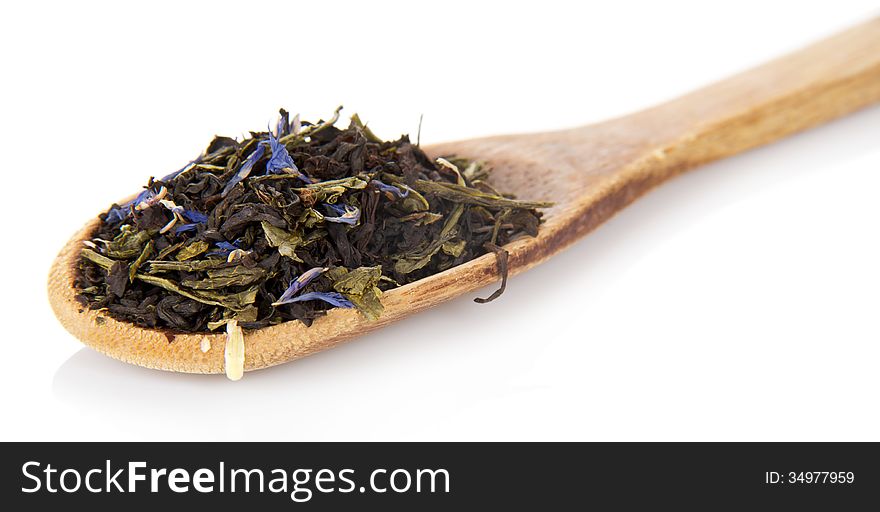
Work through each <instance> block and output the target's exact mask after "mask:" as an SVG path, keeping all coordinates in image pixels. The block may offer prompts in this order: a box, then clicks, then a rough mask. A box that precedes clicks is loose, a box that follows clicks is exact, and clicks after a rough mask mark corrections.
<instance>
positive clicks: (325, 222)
mask: <svg viewBox="0 0 880 512" xmlns="http://www.w3.org/2000/svg"><path fill="white" fill-rule="evenodd" d="M340 109H341V107H340ZM340 109H337V110H336V112H335V113H334V115H333V116H332V118H331V119H330V120H329V121H320V122H317V123H308V122H305V121H302V122H301V121H300V120H299V116H295V117H294V118H293V119H290V116H289V115H288V113H287V112H286V111H284V110H281V112H280V119H279V121H278V122H277V124H276V125H275V126H274V127H273V128H272V129H271V130H270V131H267V132H250V136H249V137H247V138H244V140H236V139H232V138H229V137H220V136H218V137H215V138H214V140H213V141H211V143H210V144H209V145H208V147H207V149H205V151H204V152H203V153H202V154H201V156H199V157H198V158H196V159H195V160H193V161H192V162H190V163H189V164H187V165H186V166H185V167H184V168H182V169H180V170H179V171H177V172H174V173H172V174H169V175H168V176H165V177H164V178H162V179H153V178H151V179H150V180H149V182H148V183H147V185H146V187H145V188H144V190H143V191H142V192H141V193H140V194H138V196H137V197H136V198H135V199H133V200H131V201H128V202H126V203H124V204H115V205H113V206H112V207H111V208H110V209H109V210H108V211H107V212H105V213H103V214H102V215H100V220H101V223H100V225H99V226H98V228H97V229H96V231H95V232H94V233H93V234H92V235H91V239H90V240H89V241H87V242H85V247H84V248H83V249H82V257H81V260H80V265H79V271H78V273H77V278H76V282H75V286H76V288H77V294H78V295H77V299H78V300H79V301H80V302H81V303H82V304H84V305H86V306H88V307H89V308H91V309H101V310H104V311H106V312H107V314H109V315H110V316H112V317H114V318H116V319H118V320H122V321H127V322H132V323H135V324H137V325H139V326H142V327H150V328H159V329H165V330H169V331H172V332H200V331H210V330H214V329H218V328H220V327H222V326H224V325H227V323H234V324H237V325H238V326H239V327H243V328H245V329H257V328H261V327H265V326H268V325H272V324H277V323H281V322H286V321H290V320H300V321H302V322H304V323H305V324H307V325H309V324H310V323H311V321H312V320H313V319H314V318H316V317H318V316H320V315H323V314H324V313H325V312H326V311H327V310H328V309H330V308H334V307H340V308H357V310H359V311H360V313H362V314H363V315H364V316H366V317H367V318H369V319H375V318H378V317H379V316H380V315H381V314H382V304H381V302H380V297H381V294H382V292H383V291H385V290H388V289H390V288H394V287H397V286H400V285H403V284H406V283H410V282H413V281H416V280H418V279H422V278H424V277H426V276H429V275H432V274H436V273H438V272H441V271H443V270H446V269H448V268H450V267H453V266H455V265H459V264H461V263H463V262H466V261H468V260H471V259H473V258H475V257H477V256H480V255H482V254H485V253H487V252H490V251H491V252H495V253H496V255H497V261H498V265H499V269H500V271H501V272H502V274H503V276H504V277H505V280H506V274H507V268H506V257H507V253H506V252H505V251H504V249H502V248H501V246H503V245H504V244H507V243H509V242H511V241H513V240H515V239H517V238H519V237H522V236H534V235H536V234H537V231H538V225H539V224H540V222H541V214H540V213H539V212H538V211H536V209H537V208H542V207H547V206H549V203H540V202H528V201H518V200H515V199H513V198H511V197H509V196H505V195H503V194H501V193H499V192H498V191H496V190H495V189H493V188H492V187H491V186H490V185H489V184H488V183H486V177H487V175H488V170H487V168H486V167H485V166H483V165H481V164H480V163H478V162H468V161H465V160H462V159H455V158H449V159H437V160H436V161H432V160H431V159H429V158H428V157H427V156H426V155H425V153H424V152H423V151H422V150H421V149H420V148H419V147H418V144H412V143H411V142H410V141H409V138H408V137H406V136H403V137H401V138H400V139H398V140H396V141H391V142H386V141H382V140H381V139H379V138H378V137H376V135H375V134H373V132H372V131H371V130H370V129H369V128H368V127H367V126H365V125H364V124H363V123H362V122H361V120H360V119H359V118H358V116H357V115H354V116H352V118H351V123H350V124H349V126H348V128H346V129H340V128H338V127H336V126H335V123H336V121H337V120H338V118H339V110H340ZM504 282H505V281H504V280H503V281H502V288H501V289H500V290H499V291H498V292H496V293H495V294H493V297H490V299H492V298H495V297H496V296H497V295H498V294H499V293H500V291H502V290H503V286H504ZM478 301H485V300H482V299H478ZM233 321H234V322H233Z"/></svg>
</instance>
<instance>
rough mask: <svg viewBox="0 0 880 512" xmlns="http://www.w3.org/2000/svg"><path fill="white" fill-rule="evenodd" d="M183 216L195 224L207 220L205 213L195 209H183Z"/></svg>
mask: <svg viewBox="0 0 880 512" xmlns="http://www.w3.org/2000/svg"><path fill="white" fill-rule="evenodd" d="M183 216H184V217H186V218H187V219H188V220H189V221H190V222H195V223H196V224H203V223H205V222H208V216H207V215H205V214H204V213H202V212H198V211H195V210H183Z"/></svg>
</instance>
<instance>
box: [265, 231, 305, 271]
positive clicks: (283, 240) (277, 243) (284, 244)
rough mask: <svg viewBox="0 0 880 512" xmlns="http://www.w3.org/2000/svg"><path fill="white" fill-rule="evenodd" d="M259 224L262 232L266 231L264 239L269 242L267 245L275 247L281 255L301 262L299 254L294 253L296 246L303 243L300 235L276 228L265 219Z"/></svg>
mask: <svg viewBox="0 0 880 512" xmlns="http://www.w3.org/2000/svg"><path fill="white" fill-rule="evenodd" d="M260 225H261V226H263V232H264V233H266V240H267V241H268V242H269V245H271V246H272V247H277V248H278V252H280V253H281V255H282V256H287V257H288V258H290V259H292V260H293V261H296V262H302V260H301V259H300V258H299V256H297V255H296V248H297V247H299V246H300V245H302V243H303V239H302V236H301V235H299V234H298V233H291V232H289V231H285V230H283V229H281V228H276V227H275V226H273V225H272V224H269V223H268V222H266V221H263V222H261V223H260Z"/></svg>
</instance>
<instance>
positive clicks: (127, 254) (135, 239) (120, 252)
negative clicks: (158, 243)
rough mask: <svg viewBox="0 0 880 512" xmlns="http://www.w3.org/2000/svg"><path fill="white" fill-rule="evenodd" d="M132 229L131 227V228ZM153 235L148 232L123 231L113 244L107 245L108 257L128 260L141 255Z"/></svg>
mask: <svg viewBox="0 0 880 512" xmlns="http://www.w3.org/2000/svg"><path fill="white" fill-rule="evenodd" d="M129 227H130V226H129ZM151 237H152V234H151V233H150V232H148V231H134V228H131V229H126V230H123V231H122V232H121V233H119V235H117V236H116V238H114V239H113V241H112V242H110V243H108V244H107V256H110V257H111V258H118V259H123V260H127V259H129V258H134V257H136V256H137V255H139V254H140V253H141V251H142V250H143V247H144V244H146V243H147V242H148V241H149V240H150V238H151Z"/></svg>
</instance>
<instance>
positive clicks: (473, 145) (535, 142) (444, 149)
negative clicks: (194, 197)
mask: <svg viewBox="0 0 880 512" xmlns="http://www.w3.org/2000/svg"><path fill="white" fill-rule="evenodd" d="M878 100H880V18H877V19H873V20H871V21H868V22H867V23H864V24H862V25H859V26H856V27H853V28H851V29H849V30H847V31H845V32H843V33H840V34H838V35H836V36H833V37H831V38H829V39H827V40H824V41H822V42H819V43H817V44H814V45H813V46H810V47H808V48H805V49H803V50H801V51H799V52H796V53H794V54H791V55H788V56H786V57H783V58H780V59H777V60H774V61H772V62H770V63H768V64H765V65H763V66H760V67H758V68H755V69H753V70H751V71H748V72H745V73H742V74H740V75H736V76H734V77H732V78H729V79H727V80H725V81H722V82H719V83H716V84H714V85H710V86H708V87H706V88H704V89H701V90H698V91H696V92H694V93H691V94H688V95H686V96H684V97H682V98H679V99H676V100H673V101H670V102H668V103H665V104H663V105H660V106H658V107H655V108H651V109H649V110H645V111H643V112H639V113H636V114H632V115H629V116H626V117H622V118H618V119H613V120H611V121H607V122H603V123H599V124H594V125H590V126H585V127H581V128H575V129H570V130H563V131H558V132H553V133H544V134H531V135H509V136H500V137H489V138H483V139H476V140H468V141H462V142H454V143H448V144H442V145H439V146H434V147H431V148H429V149H428V151H429V153H430V154H432V155H445V154H457V155H460V156H464V157H467V158H470V159H477V160H484V161H487V162H488V163H489V164H490V165H491V166H492V167H493V168H494V171H493V174H492V178H491V179H492V182H493V184H494V185H495V186H496V187H497V188H498V189H500V190H504V191H508V192H512V193H514V194H516V195H517V197H519V198H521V199H529V200H549V201H555V202H556V206H554V207H553V208H550V209H548V210H546V212H545V219H546V223H545V224H543V225H542V226H541V228H540V233H539V235H538V236H537V237H536V238H531V239H524V240H520V241H517V242H515V243H511V244H509V245H508V246H507V247H506V249H507V250H508V251H510V260H509V264H510V271H511V273H512V274H515V273H519V272H522V271H524V270H527V269H529V268H530V267H532V266H534V265H537V264H538V263H541V262H543V261H545V260H546V259H547V258H549V257H550V256H552V255H554V254H556V253H557V252H559V251H561V250H562V249H564V248H565V247H567V246H568V245H570V244H571V243H572V242H574V241H575V240H577V239H578V238H580V237H582V236H584V235H586V234H587V233H589V232H590V231H591V230H593V229H594V228H596V226H598V225H599V224H601V223H602V222H604V221H605V220H607V219H608V218H609V217H611V216H612V215H613V214H614V213H615V212H617V211H618V210H620V209H622V208H623V207H625V206H627V205H628V204H630V203H631V202H633V201H634V200H635V199H636V198H638V197H639V196H641V195H642V194H644V193H645V192H647V191H648V190H650V189H651V188H652V187H654V186H656V185H659V184H660V183H662V182H663V181H665V180H667V179H669V178H671V177H673V176H675V175H677V174H679V173H681V172H683V171H685V170H687V169H691V168H693V167H696V166H698V165H700V164H703V163H706V162H709V161H712V160H715V159H718V158H722V157H725V156H728V155H732V154H735V153H739V152H741V151H744V150H747V149H749V148H753V147H755V146H759V145H762V144H766V143H768V142H771V141H774V140H776V139H779V138H781V137H784V136H786V135H789V134H791V133H794V132H797V131H800V130H803V129H806V128H810V127H812V126H815V125H818V124H820V123H824V122H826V121H829V120H831V119H834V118H836V117H838V116H842V115H844V114H847V113H849V112H852V111H854V110H857V109H859V108H862V107H865V106H867V105H869V104H871V103H874V102H876V101H878ZM97 223H98V220H97V219H94V220H92V221H91V222H89V223H87V224H86V225H85V226H84V227H83V228H82V229H81V230H80V231H79V232H78V233H77V234H76V235H74V236H73V238H71V239H70V241H69V242H68V243H67V245H66V246H65V247H64V249H62V251H61V252H60V253H59V255H58V257H57V258H56V260H55V262H54V264H53V266H52V270H51V273H50V275H49V298H50V301H51V303H52V308H53V309H54V311H55V314H56V315H57V316H58V318H59V320H60V321H61V323H62V324H63V325H64V327H66V328H67V330H68V331H70V332H71V333H73V335H74V336H76V337H77V338H79V339H80V340H82V341H83V343H85V344H86V345H89V346H90V347H92V348H94V349H95V350H97V351H99V352H102V353H104V354H107V355H109V356H111V357H114V358H117V359H120V360H122V361H126V362H129V363H133V364H137V365H141V366H146V367H149V368H158V369H162V370H172V371H179V372H190V373H223V372H224V357H223V353H224V345H225V339H226V338H225V334H222V333H221V334H208V335H205V334H177V335H170V334H166V333H165V332H163V331H159V330H151V329H143V328H140V327H136V326H134V325H132V324H128V323H124V322H119V321H117V320H114V319H113V318H110V317H109V316H107V315H105V314H104V313H102V312H99V311H91V310H88V309H84V308H83V306H81V305H80V304H79V303H77V302H76V301H75V300H74V288H73V277H74V269H75V265H76V263H77V260H78V258H79V254H80V248H81V247H82V241H83V240H85V239H86V238H87V235H88V234H89V233H91V232H92V231H93V230H94V229H95V227H96V225H97ZM498 277H499V276H498V272H497V269H496V262H495V256H494V255H485V256H482V257H480V258H477V259H475V260H473V261H470V262H468V263H465V264H463V265H460V266H458V267H455V268H452V269H450V270H447V271H445V272H442V273H440V274H437V275H434V276H431V277H428V278H426V279H422V280H420V281H417V282H415V283H411V284H408V285H406V286H402V287H400V288H396V289H394V290H391V291H389V292H386V293H385V294H384V297H383V299H382V302H383V304H384V305H385V312H384V314H383V316H382V317H381V318H380V319H379V320H378V321H375V322H370V321H368V320H366V319H364V317H363V316H361V315H360V314H358V313H357V312H356V311H354V310H348V309H333V310H331V311H329V312H328V314H327V315H326V316H325V317H322V318H320V319H318V320H316V321H315V322H314V323H313V324H312V326H311V327H305V326H304V325H303V324H302V323H300V322H298V321H293V322H287V323H284V324H280V325H276V326H272V327H267V328H264V329H260V330H257V331H253V332H248V333H247V334H246V336H245V340H246V341H245V346H246V355H245V369H246V370H255V369H259V368H265V367H268V366H273V365H276V364H280V363H284V362H287V361H292V360H294V359H297V358H300V357H303V356H307V355H309V354H313V353H315V352H318V351H320V350H324V349H327V348H330V347H333V346H335V345H337V344H338V343H341V342H343V341H346V340H349V339H351V338H353V337H355V336H357V335H359V334H363V333H366V332H370V331H373V330H376V329H379V328H380V327H383V326H385V325H388V324H390V323H392V322H395V321H397V320H400V319H401V318H404V317H406V316H409V315H412V314H414V313H417V312H419V311H422V310H424V309H427V308H430V307H432V306H435V305H437V304H439V303H441V302H444V301H447V300H449V299H452V298H454V297H457V296H459V295H462V294H466V293H469V292H473V291H474V290H476V289H477V288H480V287H482V286H485V285H487V284H490V283H492V282H493V281H496V280H497V279H498ZM475 307H479V306H475ZM205 340H207V341H205ZM205 348H207V350H206V351H205V350H203V349H205Z"/></svg>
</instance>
